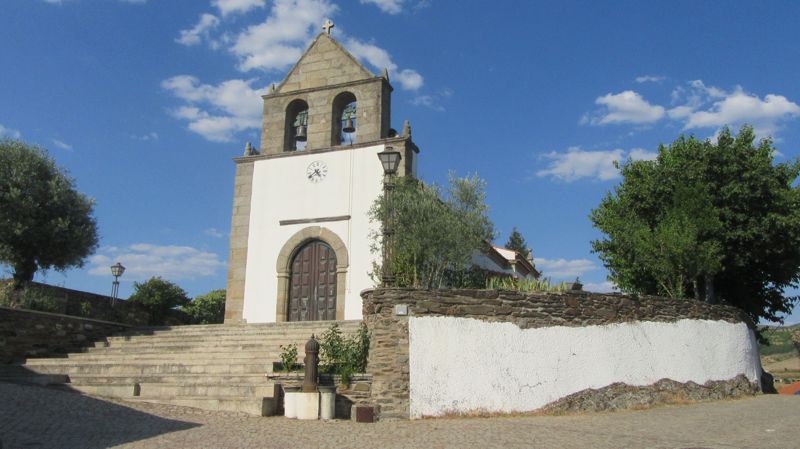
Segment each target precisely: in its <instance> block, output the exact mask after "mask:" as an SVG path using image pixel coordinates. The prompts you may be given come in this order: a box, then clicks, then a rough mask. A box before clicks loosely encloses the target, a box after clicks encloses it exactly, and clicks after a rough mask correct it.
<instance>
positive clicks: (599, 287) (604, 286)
mask: <svg viewBox="0 0 800 449" xmlns="http://www.w3.org/2000/svg"><path fill="white" fill-rule="evenodd" d="M583 289H584V290H586V291H587V292H595V293H611V292H618V291H619V288H617V286H616V285H615V284H614V283H613V282H611V281H603V282H587V283H585V284H583Z"/></svg>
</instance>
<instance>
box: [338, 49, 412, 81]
mask: <svg viewBox="0 0 800 449" xmlns="http://www.w3.org/2000/svg"><path fill="white" fill-rule="evenodd" d="M344 46H345V47H346V48H347V50H348V51H350V53H352V54H353V56H355V57H356V58H358V59H360V60H364V61H366V62H367V63H369V65H371V66H372V67H374V68H376V69H378V70H382V69H383V68H386V69H387V70H389V78H390V79H391V80H394V81H397V82H399V83H400V87H402V88H403V89H405V90H418V89H419V88H420V87H422V85H423V84H424V79H423V78H422V75H420V74H419V73H417V71H416V70H413V69H403V70H400V69H399V68H398V66H397V64H395V63H394V61H392V57H391V55H389V52H388V51H386V50H384V49H383V48H380V47H378V46H377V45H374V44H370V43H367V42H363V41H360V40H358V39H356V38H348V39H347V40H346V41H345V42H344Z"/></svg>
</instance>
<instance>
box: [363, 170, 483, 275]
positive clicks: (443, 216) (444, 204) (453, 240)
mask: <svg viewBox="0 0 800 449" xmlns="http://www.w3.org/2000/svg"><path fill="white" fill-rule="evenodd" d="M485 197H486V193H485V182H484V181H483V180H482V179H480V178H478V177H477V176H468V177H464V178H458V177H456V176H454V175H453V174H450V178H449V185H448V186H447V188H445V189H442V188H441V187H439V186H437V185H435V184H434V185H428V184H425V183H424V182H422V181H421V180H418V179H414V178H411V177H404V178H400V179H398V181H397V185H396V187H395V189H394V195H393V199H392V208H393V210H394V214H395V215H394V223H395V226H394V231H395V236H394V246H393V251H392V252H393V264H392V265H393V270H394V275H395V278H396V282H397V285H398V286H400V287H416V288H438V287H461V286H463V285H458V284H459V283H460V282H461V281H459V279H463V276H459V273H460V272H463V271H465V270H466V269H467V268H468V267H467V265H468V262H469V261H470V258H471V257H472V255H473V254H474V253H475V251H477V250H480V249H482V248H483V247H484V246H485V245H486V242H487V241H491V240H492V238H493V237H494V227H493V225H492V222H491V221H490V220H489V218H488V216H487V213H488V207H487V206H486V204H485V202H484V200H485ZM385 204H386V203H385V201H384V198H383V196H381V197H379V198H378V199H377V200H376V202H375V204H374V205H373V207H372V209H371V211H370V215H371V218H372V219H373V221H374V222H377V223H383V222H384V221H383V220H385V219H387V218H388V210H387V208H386V207H385ZM373 243H374V244H373V249H374V250H376V251H377V249H378V248H379V247H380V244H381V234H380V232H377V233H375V234H374V235H373ZM379 273H380V266H376V267H375V271H374V273H373V276H374V277H376V278H379V276H378V274H379ZM454 274H455V276H454ZM453 283H456V284H457V285H452V284H453Z"/></svg>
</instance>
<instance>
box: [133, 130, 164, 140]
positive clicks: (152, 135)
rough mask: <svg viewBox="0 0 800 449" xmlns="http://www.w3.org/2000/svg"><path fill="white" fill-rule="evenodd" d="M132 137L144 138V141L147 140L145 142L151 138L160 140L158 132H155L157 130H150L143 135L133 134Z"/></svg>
mask: <svg viewBox="0 0 800 449" xmlns="http://www.w3.org/2000/svg"><path fill="white" fill-rule="evenodd" d="M131 139H135V140H142V141H145V142H147V141H149V140H158V133H157V132H155V131H151V132H149V133H147V134H142V135H141V136H137V135H133V136H131Z"/></svg>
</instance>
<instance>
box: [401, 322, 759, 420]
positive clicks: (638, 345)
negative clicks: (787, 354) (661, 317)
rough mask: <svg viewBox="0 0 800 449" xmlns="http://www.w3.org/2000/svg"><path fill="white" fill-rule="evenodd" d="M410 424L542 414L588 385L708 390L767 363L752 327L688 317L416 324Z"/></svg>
mask: <svg viewBox="0 0 800 449" xmlns="http://www.w3.org/2000/svg"><path fill="white" fill-rule="evenodd" d="M408 331H409V369H410V408H411V410H410V413H411V417H412V418H420V417H423V416H441V415H445V414H448V413H468V412H474V411H487V412H523V411H531V410H536V409H538V408H541V407H543V406H544V405H547V404H549V403H551V402H554V401H557V400H558V399H561V398H563V397H565V396H568V395H570V394H572V393H576V392H578V391H581V390H584V389H587V388H602V387H605V386H608V385H610V384H612V383H615V382H623V383H626V384H628V385H642V386H643V385H651V384H653V383H656V382H657V381H659V380H660V379H663V378H668V379H672V380H674V381H678V382H689V381H692V382H696V383H698V384H703V383H705V382H707V381H710V380H730V379H733V378H735V377H736V376H738V375H740V374H744V375H745V376H746V377H747V378H748V379H750V381H751V382H756V381H758V380H759V378H760V375H761V362H760V360H759V356H758V346H757V343H756V340H755V336H754V335H753V332H752V331H751V330H750V329H749V328H748V327H747V325H745V324H744V323H737V324H732V323H727V322H724V321H708V320H689V319H684V320H680V321H677V322H674V323H658V322H633V323H621V324H611V325H603V326H587V327H563V326H557V327H546V328H538V329H520V328H519V327H517V326H516V325H514V324H512V323H491V322H484V321H479V320H475V319H469V318H456V317H413V316H412V317H410V318H409V329H408Z"/></svg>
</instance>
